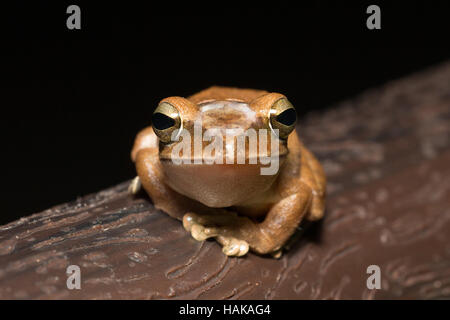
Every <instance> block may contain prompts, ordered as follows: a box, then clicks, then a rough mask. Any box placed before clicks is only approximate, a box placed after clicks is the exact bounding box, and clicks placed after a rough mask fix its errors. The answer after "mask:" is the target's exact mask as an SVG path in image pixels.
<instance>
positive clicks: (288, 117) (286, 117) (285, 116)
mask: <svg viewBox="0 0 450 320" xmlns="http://www.w3.org/2000/svg"><path fill="white" fill-rule="evenodd" d="M295 120H297V113H296V112H295V110H294V109H293V108H290V109H287V110H284V111H283V112H282V113H280V114H279V115H278V116H277V121H278V122H279V123H281V124H284V125H285V126H291V125H293V124H294V123H295Z"/></svg>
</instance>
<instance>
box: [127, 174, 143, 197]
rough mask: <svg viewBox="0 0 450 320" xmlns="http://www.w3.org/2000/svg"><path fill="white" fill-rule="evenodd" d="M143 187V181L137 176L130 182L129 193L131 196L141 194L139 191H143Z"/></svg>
mask: <svg viewBox="0 0 450 320" xmlns="http://www.w3.org/2000/svg"><path fill="white" fill-rule="evenodd" d="M141 186H142V185H141V179H140V178H139V176H137V177H136V178H134V179H133V180H132V181H131V182H130V185H129V186H128V192H129V193H131V194H136V193H138V192H139V190H141Z"/></svg>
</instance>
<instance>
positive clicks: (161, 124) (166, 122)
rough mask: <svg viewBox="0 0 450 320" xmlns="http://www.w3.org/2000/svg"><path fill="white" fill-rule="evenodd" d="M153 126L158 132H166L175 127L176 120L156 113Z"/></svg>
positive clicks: (153, 117)
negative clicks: (165, 130)
mask: <svg viewBox="0 0 450 320" xmlns="http://www.w3.org/2000/svg"><path fill="white" fill-rule="evenodd" d="M152 124H153V127H155V128H156V129H158V130H164V129H167V128H170V127H172V126H174V125H175V120H173V119H172V118H171V117H168V116H166V115H165V114H162V113H160V112H156V113H154V114H153V116H152Z"/></svg>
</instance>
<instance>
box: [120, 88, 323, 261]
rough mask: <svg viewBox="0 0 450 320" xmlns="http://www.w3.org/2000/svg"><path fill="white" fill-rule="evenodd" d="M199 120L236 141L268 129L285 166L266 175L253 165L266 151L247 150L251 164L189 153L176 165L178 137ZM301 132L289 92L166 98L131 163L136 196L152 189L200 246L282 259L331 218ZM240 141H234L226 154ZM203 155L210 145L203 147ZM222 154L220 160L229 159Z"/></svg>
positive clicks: (213, 92) (231, 91)
mask: <svg viewBox="0 0 450 320" xmlns="http://www.w3.org/2000/svg"><path fill="white" fill-rule="evenodd" d="M196 121H201V125H202V127H201V132H205V130H207V129H211V128H214V129H217V130H216V132H219V133H218V134H219V135H220V134H223V133H222V132H223V130H226V129H230V130H234V132H237V134H236V136H239V135H242V134H244V133H245V132H248V130H250V129H253V130H267V132H270V136H271V137H272V140H271V142H270V144H271V146H276V147H277V148H276V152H274V153H275V154H271V153H269V152H268V154H270V156H271V157H272V156H276V158H277V159H278V166H279V168H278V170H277V171H276V172H275V173H274V174H264V175H263V174H261V168H262V167H263V166H264V165H263V164H261V163H255V161H253V162H252V161H250V160H252V159H253V158H254V157H255V156H258V152H260V151H256V153H255V151H254V149H253V151H251V150H250V148H249V146H247V145H246V148H245V152H244V154H245V160H248V161H246V162H245V163H227V162H224V161H222V162H220V161H216V162H214V163H211V161H210V162H208V163H205V162H204V161H203V160H202V159H200V161H199V159H198V153H197V154H194V153H193V152H192V151H189V150H188V151H186V152H184V153H183V157H184V158H183V159H184V160H186V159H187V160H192V161H188V162H186V161H185V162H183V163H181V164H180V163H174V161H173V155H174V150H175V149H176V148H177V147H179V144H180V143H181V141H182V140H185V138H184V137H183V139H180V137H179V136H178V140H177V134H178V133H179V132H181V130H184V131H187V132H188V133H192V132H193V131H194V130H195V129H194V127H195V126H194V123H195V122H196ZM296 128H297V112H296V109H295V107H294V106H293V105H292V104H291V102H290V101H289V100H288V99H287V97H286V96H285V95H283V94H281V93H276V92H269V91H265V90H258V89H243V88H234V87H221V86H213V87H210V88H207V89H205V90H202V91H200V92H198V93H196V94H193V95H191V96H189V97H187V98H184V97H180V96H171V97H167V98H164V99H162V100H161V101H160V103H159V104H158V106H157V107H156V109H155V110H154V112H153V114H152V124H151V125H150V126H148V127H146V128H144V129H142V130H141V131H140V132H139V133H138V134H137V136H136V138H135V141H134V145H133V147H132V150H131V160H132V161H133V162H134V164H135V166H136V172H137V176H136V177H135V178H134V179H133V180H132V182H131V183H130V186H129V192H130V193H132V194H137V193H138V192H139V191H140V190H141V189H144V190H145V192H146V193H147V194H148V195H149V197H150V198H151V200H152V202H153V204H154V206H155V207H156V208H157V209H159V210H161V211H163V212H165V213H167V214H168V215H169V216H170V217H172V218H175V219H177V220H179V221H181V222H182V225H183V227H184V229H185V230H186V231H187V232H188V233H190V235H191V236H192V238H193V239H195V240H197V241H205V240H207V239H215V240H216V241H217V242H218V243H219V244H220V245H221V247H222V252H223V253H224V254H225V255H227V256H236V257H242V256H244V255H246V254H247V253H248V252H249V251H251V252H254V253H256V254H258V255H271V256H272V257H275V258H279V257H281V255H282V254H283V249H284V248H285V246H286V244H287V243H288V241H290V239H292V238H293V235H294V234H295V233H296V231H297V230H298V228H299V225H300V224H301V223H302V222H304V221H306V222H312V221H317V220H319V219H321V218H322V217H323V215H324V212H325V197H326V192H325V188H326V177H325V173H324V170H323V167H322V165H321V164H320V162H319V161H318V159H317V158H316V157H315V156H314V154H313V153H312V152H311V151H310V150H309V149H308V148H307V147H306V146H305V145H304V144H303V142H302V141H301V140H300V138H299V135H298V133H297V130H296ZM243 132H244V133H243ZM224 140H225V139H224ZM185 142H186V141H185ZM232 142H233V143H234V142H235V140H232V139H230V142H229V141H228V140H226V142H225V149H227V148H228V147H229V145H227V144H228V143H232ZM257 143H259V142H257ZM200 148H201V149H202V150H203V149H205V148H207V143H205V141H202V142H201V144H200ZM236 149H237V148H236ZM259 149H264V148H262V147H261V146H260V145H259V146H258V148H257V150H259ZM266 151H267V150H266ZM216 155H218V158H219V159H220V157H221V156H222V155H223V154H222V155H221V154H220V152H217V154H216ZM215 159H217V158H215Z"/></svg>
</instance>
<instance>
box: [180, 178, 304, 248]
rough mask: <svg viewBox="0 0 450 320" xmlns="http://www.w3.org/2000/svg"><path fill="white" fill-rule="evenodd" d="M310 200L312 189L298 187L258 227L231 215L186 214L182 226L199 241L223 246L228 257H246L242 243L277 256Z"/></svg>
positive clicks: (270, 211) (257, 224)
mask: <svg viewBox="0 0 450 320" xmlns="http://www.w3.org/2000/svg"><path fill="white" fill-rule="evenodd" d="M311 199H312V192H311V189H310V188H309V187H308V186H307V185H306V184H304V183H301V185H300V188H299V189H298V192H296V193H294V194H291V195H289V196H286V197H285V198H283V199H281V200H280V201H279V202H278V203H276V204H275V205H273V206H272V208H271V209H270V210H269V212H268V214H267V215H266V218H265V220H264V221H263V222H261V223H256V222H254V221H252V220H250V219H249V218H247V217H241V216H237V215H236V214H234V213H229V214H228V215H224V214H218V215H197V214H193V213H187V214H185V215H184V217H183V225H184V227H185V229H186V230H188V231H189V232H191V234H192V236H193V237H194V238H195V239H197V240H199V241H201V240H205V239H207V238H211V237H214V238H216V240H217V241H218V242H219V243H221V244H222V245H223V246H224V249H223V251H224V253H225V254H227V255H243V254H245V253H246V252H245V253H244V251H245V250H244V249H245V243H247V244H248V246H249V247H250V249H252V251H255V252H256V253H259V254H267V253H272V254H275V255H278V254H279V252H280V250H281V249H282V247H283V245H284V244H285V243H286V241H287V240H288V239H289V238H290V237H291V236H292V235H293V234H294V232H295V230H296V228H297V226H298V225H299V224H300V222H301V220H302V219H303V217H304V216H305V214H306V213H307V212H308V209H309V208H310V204H311ZM242 241H244V242H245V243H243V242H242ZM240 246H241V247H240Z"/></svg>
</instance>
